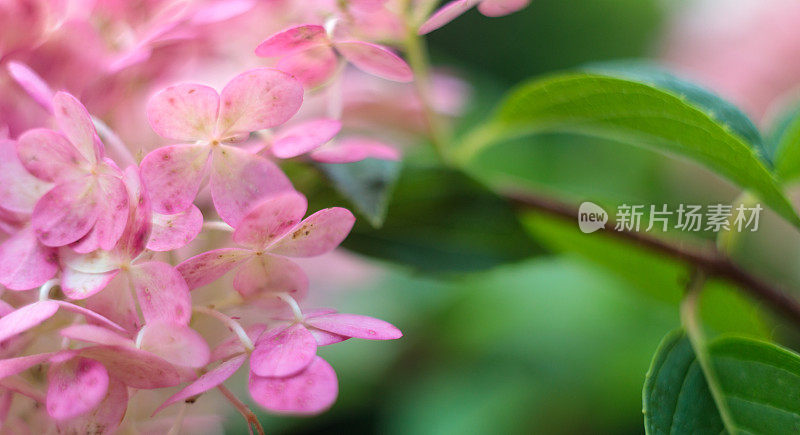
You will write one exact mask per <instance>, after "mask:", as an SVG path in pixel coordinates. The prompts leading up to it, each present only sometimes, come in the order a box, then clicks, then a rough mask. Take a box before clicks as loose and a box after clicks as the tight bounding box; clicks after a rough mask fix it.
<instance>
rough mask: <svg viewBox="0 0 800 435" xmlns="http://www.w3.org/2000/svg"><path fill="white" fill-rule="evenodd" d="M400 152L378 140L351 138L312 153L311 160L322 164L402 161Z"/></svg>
mask: <svg viewBox="0 0 800 435" xmlns="http://www.w3.org/2000/svg"><path fill="white" fill-rule="evenodd" d="M400 157H401V155H400V152H399V151H398V150H397V149H396V148H394V147H392V146H390V145H386V144H384V143H382V142H378V141H376V140H372V139H367V138H362V137H350V138H347V139H343V140H341V141H339V142H338V143H337V144H335V145H331V146H326V147H323V148H320V149H318V150H315V151H314V152H312V153H311V158H312V159H314V160H316V161H318V162H322V163H352V162H359V161H361V160H364V159H368V158H372V159H380V160H400Z"/></svg>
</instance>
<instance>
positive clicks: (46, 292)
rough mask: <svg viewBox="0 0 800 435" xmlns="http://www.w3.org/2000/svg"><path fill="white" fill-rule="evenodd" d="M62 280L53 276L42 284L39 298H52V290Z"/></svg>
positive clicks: (44, 299)
mask: <svg viewBox="0 0 800 435" xmlns="http://www.w3.org/2000/svg"><path fill="white" fill-rule="evenodd" d="M60 282H61V281H59V280H58V278H53V279H51V280H49V281H47V282H46V283H44V284H42V286H41V287H39V300H40V301H46V300H48V299H50V291H51V290H53V287H55V286H57V285H58V284H59V283H60Z"/></svg>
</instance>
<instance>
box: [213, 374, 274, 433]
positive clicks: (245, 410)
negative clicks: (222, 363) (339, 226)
mask: <svg viewBox="0 0 800 435" xmlns="http://www.w3.org/2000/svg"><path fill="white" fill-rule="evenodd" d="M217 389H218V390H219V391H221V392H222V395H223V396H225V398H226V399H228V402H231V405H233V407H234V408H236V410H237V411H239V413H240V414H242V417H244V419H245V421H246V422H247V430H248V432H250V435H252V434H253V428H254V427H255V428H256V433H258V435H264V428H263V427H262V426H261V422H260V421H258V417H256V415H255V414H254V413H253V411H251V410H250V407H248V406H247V405H245V404H244V403H243V402H242V401H241V400H239V398H238V397H236V395H235V394H233V393H232V392H231V390H229V389H227V388H226V387H225V386H224V385H222V384H219V385H218V386H217Z"/></svg>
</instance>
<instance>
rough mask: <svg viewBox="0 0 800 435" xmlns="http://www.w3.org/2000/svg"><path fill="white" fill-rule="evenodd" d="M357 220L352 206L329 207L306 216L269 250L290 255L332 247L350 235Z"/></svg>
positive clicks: (318, 252)
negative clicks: (350, 208)
mask: <svg viewBox="0 0 800 435" xmlns="http://www.w3.org/2000/svg"><path fill="white" fill-rule="evenodd" d="M355 222H356V218H355V216H353V213H351V212H350V211H349V210H347V209H345V208H341V207H333V208H326V209H324V210H320V211H318V212H316V213H314V214H312V215H311V216H309V217H307V218H305V219H304V220H303V221H302V222H300V224H299V225H297V226H296V227H295V228H294V229H292V231H291V232H290V233H289V234H286V235H285V236H284V237H282V238H281V239H280V240H278V241H277V242H275V244H273V245H272V246H271V247H270V248H269V252H271V253H273V254H276V255H285V256H287V257H314V256H317V255H322V254H324V253H326V252H329V251H332V250H333V249H334V248H336V247H337V246H339V244H340V243H342V241H343V240H344V239H345V237H347V234H348V233H349V232H350V230H351V229H352V228H353V224H354V223H355Z"/></svg>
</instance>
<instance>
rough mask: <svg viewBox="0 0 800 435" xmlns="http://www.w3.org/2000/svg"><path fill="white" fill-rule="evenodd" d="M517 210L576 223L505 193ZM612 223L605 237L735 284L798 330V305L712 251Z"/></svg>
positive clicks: (565, 209)
mask: <svg viewBox="0 0 800 435" xmlns="http://www.w3.org/2000/svg"><path fill="white" fill-rule="evenodd" d="M505 196H506V197H508V198H509V199H510V200H511V201H512V202H514V203H516V204H517V205H519V206H520V207H523V208H525V209H529V210H537V211H541V212H545V213H548V214H551V215H555V216H558V217H561V218H564V219H568V220H571V221H573V222H577V219H578V209H577V207H574V206H572V205H569V204H565V203H562V202H559V201H557V200H554V199H551V198H547V197H543V196H537V195H532V194H529V193H520V192H508V193H506V195H505ZM615 226H616V223H615V222H614V221H613V220H612V219H609V220H608V222H606V224H605V227H604V229H605V235H607V236H608V237H613V238H617V239H621V240H625V241H628V242H630V243H633V244H636V245H639V246H640V247H642V248H646V249H649V250H651V251H654V252H658V253H660V254H663V255H666V256H668V257H671V258H674V259H676V260H679V261H682V262H684V263H687V264H689V265H691V266H692V267H694V268H697V269H699V270H701V271H702V272H703V273H704V274H705V275H706V276H708V277H709V278H721V279H725V280H727V281H730V282H732V283H733V284H736V285H737V287H739V288H740V289H741V290H742V291H744V292H745V293H747V294H749V295H750V296H752V297H754V298H756V299H758V300H760V301H762V302H763V303H765V304H766V305H768V306H769V307H771V308H772V310H773V311H775V312H778V313H780V314H782V315H784V316H785V317H786V318H787V319H789V320H791V321H792V322H794V323H795V325H796V326H798V327H800V302H798V300H797V299H795V298H794V297H793V296H791V295H790V294H789V293H787V292H785V291H783V290H781V289H780V288H778V287H775V286H774V285H772V284H770V283H768V282H766V281H764V280H762V279H761V278H759V277H756V276H755V275H752V274H751V273H749V272H748V271H746V270H744V269H742V268H741V267H740V266H739V265H737V264H735V263H734V262H732V261H731V260H730V258H728V257H727V256H726V255H724V254H721V253H720V252H719V251H718V250H716V249H714V248H713V247H712V248H711V249H708V250H699V249H696V248H692V247H688V246H678V245H675V244H672V243H669V242H667V241H665V240H661V239H659V238H657V237H653V236H650V235H647V234H643V233H637V232H634V231H628V230H621V231H617V230H615Z"/></svg>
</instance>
